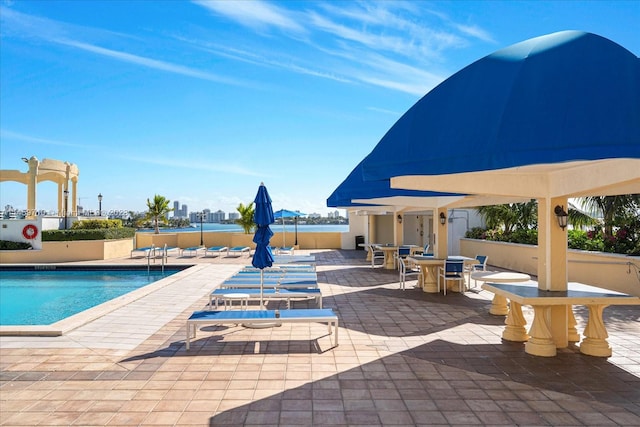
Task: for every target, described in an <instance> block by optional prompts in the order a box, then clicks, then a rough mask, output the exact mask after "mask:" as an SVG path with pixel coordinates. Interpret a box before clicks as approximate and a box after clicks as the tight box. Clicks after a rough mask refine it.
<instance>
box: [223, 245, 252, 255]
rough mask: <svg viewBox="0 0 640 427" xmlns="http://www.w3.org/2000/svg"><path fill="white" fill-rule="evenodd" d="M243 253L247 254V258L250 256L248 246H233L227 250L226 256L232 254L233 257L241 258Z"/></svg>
mask: <svg viewBox="0 0 640 427" xmlns="http://www.w3.org/2000/svg"><path fill="white" fill-rule="evenodd" d="M245 253H246V254H247V256H249V255H251V248H250V247H249V246H234V247H232V248H229V251H228V252H227V256H229V255H231V254H234V256H242V255H244V254H245Z"/></svg>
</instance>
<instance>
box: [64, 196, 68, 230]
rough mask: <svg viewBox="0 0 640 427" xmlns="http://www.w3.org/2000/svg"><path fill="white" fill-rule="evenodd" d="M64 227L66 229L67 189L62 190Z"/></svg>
mask: <svg viewBox="0 0 640 427" xmlns="http://www.w3.org/2000/svg"><path fill="white" fill-rule="evenodd" d="M63 193H64V229H65V230H66V229H67V209H68V208H69V190H64V191H63Z"/></svg>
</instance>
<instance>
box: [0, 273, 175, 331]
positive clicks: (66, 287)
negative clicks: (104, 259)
mask: <svg viewBox="0 0 640 427" xmlns="http://www.w3.org/2000/svg"><path fill="white" fill-rule="evenodd" d="M180 270H181V269H169V268H165V271H164V272H162V271H153V270H152V271H150V272H147V269H146V268H145V269H143V270H135V269H133V270H127V269H102V270H95V269H90V270H84V269H83V270H78V269H55V270H45V271H40V270H34V269H33V268H31V269H30V270H28V271H13V270H5V269H0V325H3V326H5V325H48V324H51V323H55V322H57V321H59V320H62V319H64V318H66V317H69V316H71V315H73V314H76V313H79V312H81V311H84V310H86V309H88V308H91V307H94V306H96V305H99V304H102V303H103V302H106V301H109V300H111V299H113V298H116V297H119V296H121V295H124V294H126V293H128V292H131V291H133V290H135V289H138V288H141V287H143V286H146V285H148V284H150V283H153V282H155V281H157V280H160V279H162V278H164V277H168V276H170V275H172V274H174V273H177V272H178V271H180Z"/></svg>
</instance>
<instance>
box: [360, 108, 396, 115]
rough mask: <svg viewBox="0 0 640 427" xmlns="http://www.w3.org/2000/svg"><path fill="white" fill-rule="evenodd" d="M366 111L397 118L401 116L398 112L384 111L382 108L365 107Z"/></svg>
mask: <svg viewBox="0 0 640 427" xmlns="http://www.w3.org/2000/svg"><path fill="white" fill-rule="evenodd" d="M367 110H369V111H375V112H377V113H384V114H389V115H392V116H396V117H399V116H400V115H401V114H402V113H401V112H399V111H391V110H386V109H384V108H378V107H367Z"/></svg>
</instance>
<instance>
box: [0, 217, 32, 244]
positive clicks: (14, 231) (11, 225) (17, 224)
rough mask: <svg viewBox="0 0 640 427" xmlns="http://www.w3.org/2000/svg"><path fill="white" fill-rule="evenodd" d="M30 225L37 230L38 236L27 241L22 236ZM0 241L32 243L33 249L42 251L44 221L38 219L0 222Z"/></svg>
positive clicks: (4, 220)
mask: <svg viewBox="0 0 640 427" xmlns="http://www.w3.org/2000/svg"><path fill="white" fill-rule="evenodd" d="M28 225H32V226H34V227H36V229H37V233H36V236H35V238H33V239H27V238H26V237H24V235H23V234H22V231H23V230H24V228H25V227H26V226H28ZM0 240H8V241H10V242H25V243H31V247H32V248H33V249H42V219H41V218H36V219H3V220H0Z"/></svg>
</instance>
